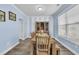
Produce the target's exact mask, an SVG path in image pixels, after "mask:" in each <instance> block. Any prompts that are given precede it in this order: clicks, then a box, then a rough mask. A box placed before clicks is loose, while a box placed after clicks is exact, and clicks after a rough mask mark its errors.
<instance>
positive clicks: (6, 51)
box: [0, 41, 19, 55]
mask: <svg viewBox="0 0 79 59" xmlns="http://www.w3.org/2000/svg"><path fill="white" fill-rule="evenodd" d="M18 44H19V41H18V42H16V43H15V44H14V45H13V46H11V47H10V48H8V49H7V50H5V51H4V52H3V53H0V55H4V54H6V53H7V52H8V51H10V50H11V49H12V48H14V47H15V46H16V45H18Z"/></svg>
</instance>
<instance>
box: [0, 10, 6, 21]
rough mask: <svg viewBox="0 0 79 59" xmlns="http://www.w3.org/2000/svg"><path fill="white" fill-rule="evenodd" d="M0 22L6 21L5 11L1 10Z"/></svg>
mask: <svg viewBox="0 0 79 59" xmlns="http://www.w3.org/2000/svg"><path fill="white" fill-rule="evenodd" d="M0 22H5V12H4V11H2V10H0Z"/></svg>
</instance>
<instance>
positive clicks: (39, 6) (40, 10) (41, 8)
mask: <svg viewBox="0 0 79 59" xmlns="http://www.w3.org/2000/svg"><path fill="white" fill-rule="evenodd" d="M35 9H36V11H38V12H42V11H44V10H45V7H44V6H43V5H37V6H36V7H35Z"/></svg>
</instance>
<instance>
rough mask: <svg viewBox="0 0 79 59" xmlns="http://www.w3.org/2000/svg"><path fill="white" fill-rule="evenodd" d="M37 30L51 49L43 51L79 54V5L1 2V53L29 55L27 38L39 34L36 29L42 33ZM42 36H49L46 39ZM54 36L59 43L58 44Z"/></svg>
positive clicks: (29, 48) (57, 53)
mask: <svg viewBox="0 0 79 59" xmlns="http://www.w3.org/2000/svg"><path fill="white" fill-rule="evenodd" d="M38 32H39V33H41V32H43V34H44V35H43V37H42V36H41V37H42V43H44V42H45V41H47V43H46V42H45V44H47V46H46V47H47V49H50V50H46V52H45V51H44V52H45V53H47V54H49V53H50V54H53V55H55V54H56V55H59V53H60V55H78V54H79V5H78V4H0V55H4V54H5V55H30V54H31V47H30V39H28V38H32V39H33V38H34V37H32V36H34V34H35V36H36V33H37V34H38V35H39V33H38ZM33 33H34V34H33ZM32 34H33V35H32ZM45 34H46V35H47V36H45ZM40 35H42V34H40ZM44 36H45V37H44ZM38 38H39V37H38ZM43 38H44V39H47V40H45V41H44V40H43ZM53 38H54V39H55V40H54V41H55V43H56V44H57V46H58V47H56V46H55V44H54V41H53ZM19 39H21V40H19ZM35 39H36V40H32V44H31V45H34V44H35V47H36V44H37V37H35ZM49 40H51V41H49ZM39 41H41V39H40V40H39ZM43 41H44V42H43ZM34 42H35V43H34ZM49 43H50V44H49ZM48 46H49V47H48ZM32 47H34V46H32ZM42 47H44V46H42ZM36 48H38V47H36ZM36 48H35V50H36ZM54 48H55V49H54ZM57 49H58V50H57ZM33 50H34V49H33ZM49 51H52V52H49ZM58 51H60V52H58Z"/></svg>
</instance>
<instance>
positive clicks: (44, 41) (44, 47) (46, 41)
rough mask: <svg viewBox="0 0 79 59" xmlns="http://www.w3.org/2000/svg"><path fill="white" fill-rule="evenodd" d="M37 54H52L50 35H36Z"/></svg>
mask: <svg viewBox="0 0 79 59" xmlns="http://www.w3.org/2000/svg"><path fill="white" fill-rule="evenodd" d="M36 54H37V55H49V54H50V37H49V36H36Z"/></svg>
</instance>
